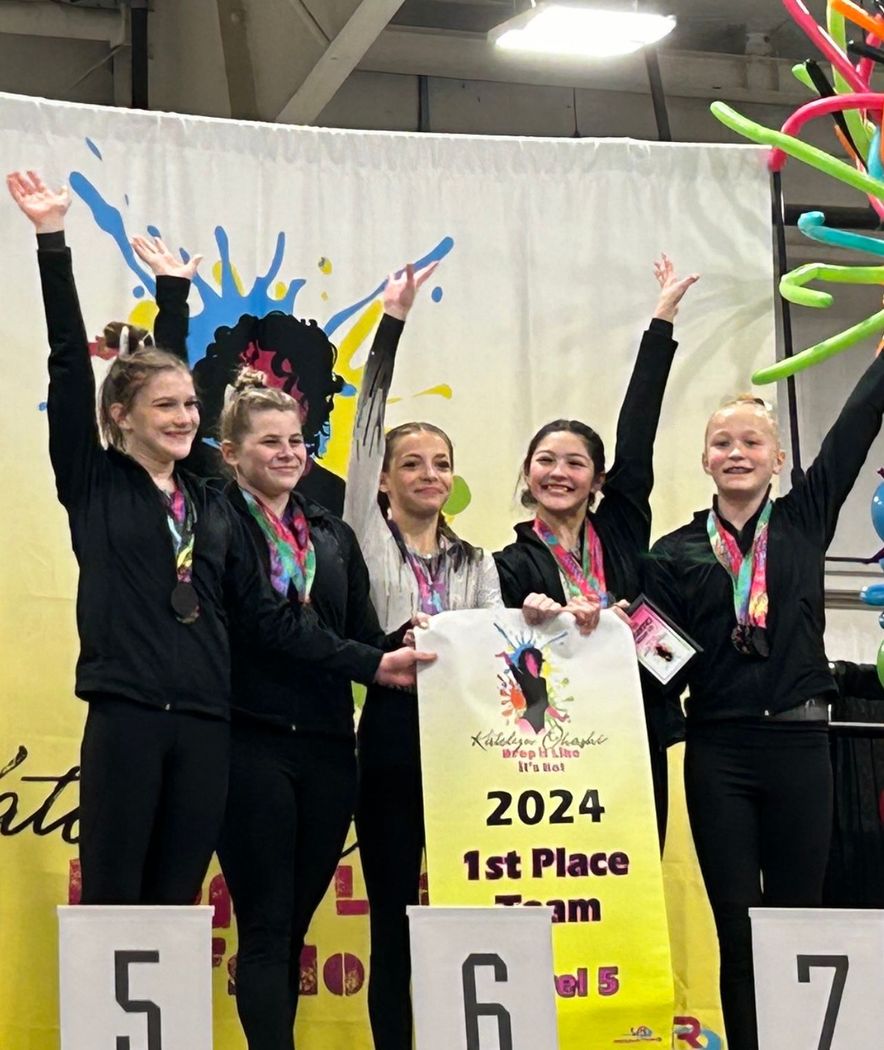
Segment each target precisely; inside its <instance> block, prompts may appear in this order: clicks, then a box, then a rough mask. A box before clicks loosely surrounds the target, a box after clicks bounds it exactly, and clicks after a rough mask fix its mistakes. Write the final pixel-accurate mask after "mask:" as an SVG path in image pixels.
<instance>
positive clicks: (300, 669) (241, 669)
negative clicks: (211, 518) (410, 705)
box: [226, 484, 387, 739]
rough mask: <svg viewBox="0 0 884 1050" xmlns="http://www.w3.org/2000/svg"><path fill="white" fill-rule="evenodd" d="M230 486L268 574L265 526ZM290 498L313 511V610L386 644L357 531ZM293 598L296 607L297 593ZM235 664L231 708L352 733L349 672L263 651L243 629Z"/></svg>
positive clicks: (297, 727) (292, 727) (345, 634)
mask: <svg viewBox="0 0 884 1050" xmlns="http://www.w3.org/2000/svg"><path fill="white" fill-rule="evenodd" d="M226 492H227V496H228V498H229V500H230V502H231V504H232V505H233V507H234V508H235V509H236V511H237V512H238V513H239V514H240V515H241V517H242V518H243V521H244V523H245V526H246V528H247V529H248V531H249V532H250V533H251V535H252V539H253V540H254V543H255V546H256V548H257V550H258V554H259V557H260V560H261V563H262V565H263V567H264V572H265V573H266V574H267V576H268V577H269V575H270V553H269V551H268V548H267V540H266V539H265V538H264V534H263V533H262V532H261V528H260V526H259V525H258V523H257V521H255V519H254V517H253V516H252V514H251V513H250V511H249V509H248V506H247V505H246V501H245V500H244V499H243V495H242V492H241V491H240V489H239V486H238V485H235V484H231V485H229V486H228V487H227V489H226ZM292 499H293V500H294V501H296V502H297V504H298V506H299V507H300V508H301V509H302V510H303V511H304V513H305V515H306V517H307V523H308V525H309V528H310V538H311V540H312V541H313V549H314V551H315V553H316V575H315V577H314V580H313V588H312V590H311V593H310V606H309V609H310V610H311V612H315V614H316V615H317V616H318V617H319V619H320V620H321V621H322V623H323V624H325V625H326V626H327V627H329V628H330V629H331V630H332V631H334V632H335V634H337V635H339V636H340V637H341V638H351V639H353V640H355V641H357V642H363V643H365V644H366V645H371V646H375V647H377V648H381V649H383V648H386V647H387V640H386V639H385V637H384V634H383V631H382V630H381V627H380V624H379V623H378V618H377V615H376V614H375V611H374V606H373V605H372V604H371V599H370V598H369V596H368V591H369V581H368V569H366V567H365V561H364V560H363V557H362V553H361V551H360V550H359V546H358V544H357V542H356V537H355V536H354V535H353V530H352V529H351V528H350V526H349V525H347V524H346V523H345V522H343V521H341V519H340V518H338V517H335V515H333V514H330V513H329V512H328V511H327V510H326V509H325V508H324V507H320V506H319V504H318V503H312V502H310V501H309V500H305V499H304V498H303V497H302V496H299V495H297V494H295V495H293V496H292ZM293 604H295V605H297V599H294V600H293ZM232 664H233V699H232V706H233V710H234V712H235V713H236V714H238V715H242V716H245V717H249V718H257V719H260V720H261V721H264V722H270V723H273V724H275V725H277V726H279V727H281V728H283V729H286V730H289V731H291V732H297V733H322V734H326V735H332V736H341V737H347V738H349V739H353V736H354V733H353V687H352V685H351V684H350V679H349V678H347V677H346V676H345V675H343V674H340V673H338V672H337V671H336V670H334V669H324V668H318V667H314V666H313V665H311V664H309V663H305V662H304V661H302V660H297V659H295V660H293V659H292V658H291V657H289V656H286V655H282V654H278V653H268V652H263V651H261V650H260V649H256V647H255V646H253V645H251V644H250V643H249V641H248V638H247V635H246V634H245V633H240V632H234V634H233V636H232Z"/></svg>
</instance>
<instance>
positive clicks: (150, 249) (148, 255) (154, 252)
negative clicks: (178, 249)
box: [129, 237, 203, 281]
mask: <svg viewBox="0 0 884 1050" xmlns="http://www.w3.org/2000/svg"><path fill="white" fill-rule="evenodd" d="M129 243H130V244H131V245H132V248H133V249H134V251H135V254H136V255H137V256H138V258H139V259H140V260H141V261H142V262H143V263H147V265H148V266H149V267H150V269H151V273H153V274H154V275H155V276H157V277H184V278H186V279H187V280H188V281H192V280H193V275H194V274H195V273H196V271H197V268H198V267H199V264H200V263H201V262H202V261H203V257H202V256H201V255H192V256H191V257H190V259H188V261H187V262H184V260H183V259H179V258H178V256H176V255H173V254H172V252H170V251H169V249H168V248H167V247H166V246H165V244H164V243H163V242H162V240H160V238H159V237H133V238H132V240H131V241H130V242H129Z"/></svg>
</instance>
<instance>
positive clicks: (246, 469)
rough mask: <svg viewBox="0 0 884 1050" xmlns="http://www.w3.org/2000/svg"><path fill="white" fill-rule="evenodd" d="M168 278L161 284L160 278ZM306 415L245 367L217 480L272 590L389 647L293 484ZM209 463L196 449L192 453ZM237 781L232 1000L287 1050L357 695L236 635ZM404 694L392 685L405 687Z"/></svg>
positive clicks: (270, 1042)
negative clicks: (226, 475)
mask: <svg viewBox="0 0 884 1050" xmlns="http://www.w3.org/2000/svg"><path fill="white" fill-rule="evenodd" d="M133 247H134V248H135V250H136V252H137V253H138V254H139V256H140V257H141V258H142V259H143V260H144V261H145V262H146V263H147V264H148V265H149V266H150V267H151V269H152V270H153V272H154V273H155V274H157V275H158V281H162V282H163V283H162V284H159V283H158V295H157V301H158V305H159V307H160V313H159V315H158V318H157V327H158V330H161V331H162V332H163V333H164V336H165V338H166V339H167V340H168V341H169V342H171V343H172V345H173V346H174V348H175V350H176V352H178V353H179V354H181V355H182V356H184V354H185V341H186V335H187V305H186V304H187V291H188V288H187V281H186V279H185V277H184V275H182V276H179V277H177V278H175V279H174V281H173V283H171V284H170V280H171V278H170V275H171V274H172V273H173V272H175V271H177V270H179V269H181V267H182V264H181V263H180V262H179V261H178V260H176V259H175V258H174V257H173V256H172V255H171V254H170V253H169V252H168V251H167V249H166V247H165V245H163V243H162V241H158V240H147V239H143V238H136V239H135V240H134V241H133ZM163 277H165V281H163ZM302 421H303V411H302V408H301V406H300V405H299V403H298V402H297V401H296V400H295V399H294V398H293V397H291V396H290V395H289V394H288V393H286V392H285V391H283V390H281V389H279V388H277V387H270V386H268V385H267V379H266V377H265V375H264V374H263V373H262V372H259V371H257V370H254V369H251V368H249V367H244V368H242V369H241V371H240V372H239V375H238V376H237V377H236V379H235V381H234V383H233V385H232V386H230V387H228V389H227V394H226V397H225V403H224V406H223V408H222V410H221V413H220V418H219V432H218V438H219V440H220V450H221V454H222V456H223V459H224V462H225V463H226V465H227V467H228V468H229V471H230V472H231V473H232V475H233V479H232V480H231V481H229V483H228V484H227V485H226V487H225V489H224V491H225V493H226V495H227V498H228V500H229V501H230V504H231V505H232V507H233V508H234V510H235V511H236V512H237V514H238V515H239V517H240V519H241V520H242V522H243V525H244V526H245V529H246V531H247V532H248V533H249V534H250V535H251V537H252V539H253V541H254V543H255V546H256V547H257V550H258V553H259V557H260V560H261V564H262V567H263V570H264V573H265V574H266V575H267V577H268V578H269V579H270V581H271V582H272V584H273V587H274V589H275V590H276V591H277V592H278V593H279V594H280V595H281V596H282V597H284V598H286V599H287V600H288V601H289V602H290V603H291V604H292V605H294V606H296V607H300V609H301V611H302V614H303V615H305V616H310V617H316V618H318V619H319V620H320V621H321V622H322V623H323V624H324V625H326V626H327V627H328V628H329V629H331V630H333V631H334V632H335V633H336V634H337V635H338V636H339V637H341V638H343V639H350V640H353V641H354V642H357V643H360V644H363V645H369V646H375V647H379V648H388V647H392V646H395V645H396V644H397V643H398V644H399V645H401V644H402V636H403V634H404V632H400V633H399V634H398V635H397V636H394V637H391V638H390V639H387V638H386V637H385V635H384V633H383V631H382V630H381V627H380V625H379V623H378V618H377V614H376V613H375V610H374V606H373V605H372V602H371V598H370V596H369V576H368V571H367V569H366V566H365V561H364V560H363V557H362V554H361V552H360V549H359V546H358V544H357V542H356V537H355V536H354V534H353V530H352V529H351V528H350V526H349V525H347V524H345V523H344V522H343V521H342V520H341V519H340V518H338V517H336V516H335V515H334V514H332V513H331V512H330V511H328V510H326V509H325V508H324V507H322V506H321V505H319V504H318V503H315V502H313V501H312V500H310V499H308V498H306V497H305V496H303V495H302V494H301V493H300V492H298V491H296V490H295V486H296V485H297V484H298V482H299V480H300V479H301V477H302V475H303V473H304V470H305V467H306V464H307V458H308V449H307V446H306V444H305V440H304V434H303V429H302ZM198 462H199V463H200V464H204V463H205V462H206V460H205V458H204V457H201V458H200V460H199V461H198ZM231 641H232V644H231V649H232V653H231V655H232V677H233V692H232V700H231V705H232V723H231V762H230V788H229V793H228V801H227V811H226V815H225V819H224V827H223V831H222V835H221V841H220V845H219V848H218V854H219V857H220V859H221V867H222V869H223V871H224V876H225V878H226V880H227V884H228V886H229V888H230V892H231V896H232V898H233V904H234V907H235V910H236V918H237V931H238V936H239V946H238V950H237V969H236V1001H237V1009H238V1012H239V1016H240V1020H241V1022H242V1026H243V1029H244V1031H245V1034H246V1038H247V1040H248V1045H249V1050H283V1048H286V1047H289V1048H291V1047H293V1046H294V1041H293V1039H294V1037H293V1029H294V1023H295V1013H296V1010H297V1003H298V991H299V986H300V956H301V950H302V949H303V946H304V938H305V936H306V933H307V928H308V926H309V924H310V919H311V917H312V915H313V913H314V911H315V910H316V908H317V906H318V905H319V903H320V901H321V899H322V897H323V895H324V893H325V891H326V889H327V888H328V886H329V883H330V882H331V879H332V877H333V875H334V872H335V868H336V867H337V865H338V862H339V860H340V857H341V853H342V850H343V847H344V843H345V839H346V836H347V832H348V829H349V827H350V822H351V820H352V817H353V810H354V806H355V801H356V755H355V744H356V741H355V733H354V709H353V691H352V686H351V682H350V676H349V675H348V674H347V673H346V668H342V671H341V672H340V673H336V670H335V669H334V668H316V667H313V666H311V665H310V664H309V663H307V662H303V661H298V660H292V659H291V658H288V657H285V656H281V655H277V654H273V653H267V652H264V651H261V650H259V649H257V648H256V647H255V646H253V645H251V644H250V643H249V641H248V639H246V638H240V636H239V635H238V634H234V636H233V638H232V640H231ZM400 695H401V694H400Z"/></svg>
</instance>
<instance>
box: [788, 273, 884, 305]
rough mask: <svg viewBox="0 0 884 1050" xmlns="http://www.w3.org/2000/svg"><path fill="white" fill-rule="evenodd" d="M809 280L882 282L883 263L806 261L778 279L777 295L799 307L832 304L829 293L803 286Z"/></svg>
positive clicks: (846, 282)
mask: <svg viewBox="0 0 884 1050" xmlns="http://www.w3.org/2000/svg"><path fill="white" fill-rule="evenodd" d="M808 281H832V282H833V283H834V284H884V266H829V265H827V264H826V263H807V264H806V265H804V266H798V267H797V268H796V269H794V270H792V271H791V272H790V273H786V274H783V276H782V277H781V278H780V295H782V297H783V298H784V299H788V300H789V302H790V303H797V304H798V305H799V306H815V307H817V308H824V307H826V306H831V305H832V301H833V300H832V296H831V295H829V293H828V292H820V291H817V290H816V289H815V288H805V287H804V285H805V284H807V282H808Z"/></svg>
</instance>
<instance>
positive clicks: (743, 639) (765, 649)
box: [731, 623, 770, 657]
mask: <svg viewBox="0 0 884 1050" xmlns="http://www.w3.org/2000/svg"><path fill="white" fill-rule="evenodd" d="M731 642H733V646H734V648H735V649H736V650H737V652H738V653H742V655H743V656H762V657H764V656H770V643H769V642H768V640H767V631H766V630H765V629H764V628H763V627H756V626H753V625H752V624H748V623H738V624H737V626H736V627H735V628H734V629H733V630H732V631H731Z"/></svg>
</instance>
